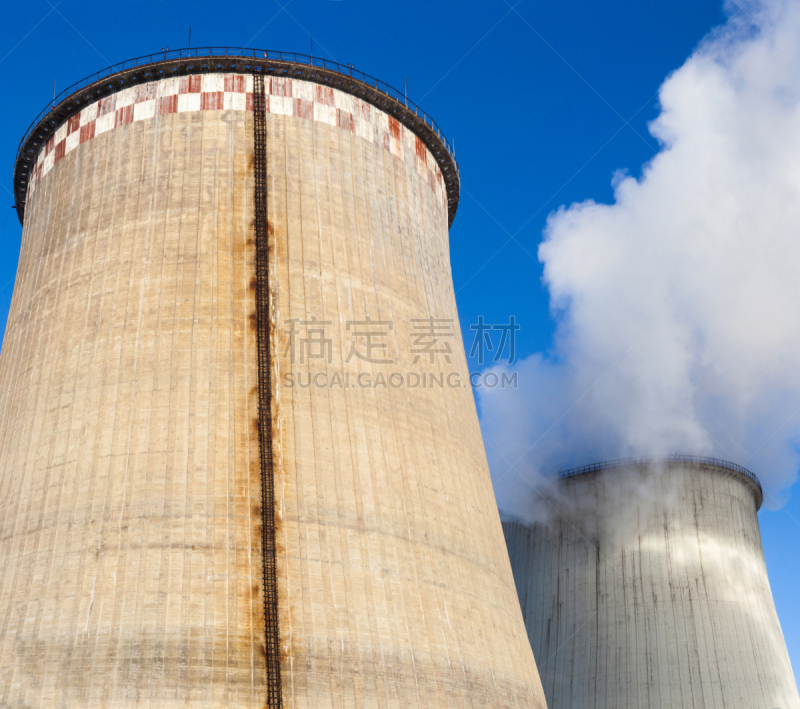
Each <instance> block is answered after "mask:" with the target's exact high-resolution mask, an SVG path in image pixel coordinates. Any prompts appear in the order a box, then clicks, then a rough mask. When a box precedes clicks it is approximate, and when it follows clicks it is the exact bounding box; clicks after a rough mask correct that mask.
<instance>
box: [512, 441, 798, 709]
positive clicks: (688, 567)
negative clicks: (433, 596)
mask: <svg viewBox="0 0 800 709" xmlns="http://www.w3.org/2000/svg"><path fill="white" fill-rule="evenodd" d="M761 500H762V495H761V486H760V485H759V483H758V480H757V479H756V477H755V476H754V475H753V474H752V473H750V472H749V471H747V470H745V469H744V468H741V467H739V466H736V465H732V464H730V463H725V462H722V461H718V460H714V459H710V458H693V457H689V456H671V457H669V458H667V459H665V460H662V461H658V462H653V461H616V462H612V463H607V464H598V465H593V466H587V467H585V468H579V469H576V470H573V471H568V472H566V473H562V475H561V479H560V481H559V485H558V489H556V490H554V491H552V492H550V493H547V494H546V495H545V504H544V505H543V506H542V508H541V509H539V510H538V512H537V514H539V515H540V516H541V517H542V520H543V521H541V522H535V523H532V524H522V523H520V522H504V524H503V527H504V531H505V536H506V541H507V543H508V549H509V553H510V556H511V565H512V568H513V569H514V577H515V580H516V584H517V590H518V592H519V598H520V604H521V606H522V613H523V616H524V617H525V624H526V626H527V629H528V635H529V637H530V639H531V644H532V646H533V652H534V655H535V656H536V661H537V664H538V667H539V674H540V676H541V679H542V684H543V686H544V690H545V696H546V697H547V706H548V707H549V709H567V708H568V707H569V708H571V709H575V708H576V707H581V708H582V709H583V708H587V709H656V708H658V709H676V708H678V707H682V708H683V709H723V708H724V707H730V708H731V709H798V708H800V699H798V694H797V687H796V684H795V680H794V676H793V675H792V668H791V665H790V664H789V657H788V654H787V651H786V645H785V643H784V639H783V634H782V632H781V627H780V624H779V622H778V617H777V614H776V612H775V605H774V603H773V600H772V593H771V591H770V587H769V581H768V579H767V570H766V566H765V563H764V555H763V552H762V549H761V535H760V532H759V527H758V518H757V515H756V512H757V511H758V508H759V507H760V506H761Z"/></svg>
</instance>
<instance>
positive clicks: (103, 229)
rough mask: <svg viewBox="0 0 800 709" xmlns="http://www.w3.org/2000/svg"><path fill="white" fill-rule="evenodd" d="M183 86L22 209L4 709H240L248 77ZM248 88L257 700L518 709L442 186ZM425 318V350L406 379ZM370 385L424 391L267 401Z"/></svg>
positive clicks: (297, 97) (86, 146)
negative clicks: (298, 341)
mask: <svg viewBox="0 0 800 709" xmlns="http://www.w3.org/2000/svg"><path fill="white" fill-rule="evenodd" d="M186 78H187V80H188V81H187V82H186V83H185V84H184V83H180V82H179V83H174V82H175V80H172V79H169V80H162V81H160V82H152V86H151V85H144V86H139V87H135V89H128V90H127V91H129V92H131V91H132V92H133V93H131V94H130V95H127V94H126V95H123V94H124V93H125V92H120V93H119V94H117V95H115V96H112V97H109V98H105V99H103V100H102V101H105V102H109V103H102V102H99V105H98V106H95V107H94V108H93V107H92V106H89V107H87V108H85V109H83V111H85V112H86V113H85V114H84V113H83V111H82V112H81V117H80V119H77V120H76V121H75V125H74V127H73V128H74V130H72V129H71V128H70V127H69V126H67V127H66V128H64V129H63V130H62V131H61V132H60V133H59V132H56V135H55V136H54V138H53V141H52V145H50V143H48V146H45V147H44V148H43V151H42V156H41V157H40V160H39V162H38V163H37V171H36V181H35V182H32V183H31V187H30V188H29V191H28V198H27V203H26V208H25V224H24V232H23V244H22V253H21V256H20V265H19V271H18V276H17V282H16V286H15V290H14V297H13V301H12V306H11V312H10V316H9V321H8V329H7V333H6V337H5V341H4V343H3V349H2V354H0V569H2V571H0V706H1V707H9V708H10V707H15V708H17V707H62V706H69V707H133V706H143V705H147V706H158V707H173V706H174V707H177V706H192V707H211V706H214V707H223V706H242V707H263V706H264V705H265V701H266V699H265V698H266V691H265V647H264V637H265V636H264V633H265V630H264V605H263V577H262V568H263V567H262V554H261V538H262V536H261V533H262V528H261V524H262V510H261V507H260V504H261V478H260V470H259V454H260V452H259V448H258V370H257V362H256V357H257V347H256V326H257V324H258V323H257V318H256V308H255V299H256V280H255V266H254V259H255V241H254V212H253V195H254V184H253V113H252V103H251V96H250V95H249V92H252V77H247V76H244V77H242V76H230V77H229V76H225V77H223V76H203V77H186ZM195 79H197V81H195ZM239 79H241V81H239ZM180 81H181V82H182V81H183V79H181V80H180ZM170 82H173V83H170ZM268 83H269V89H268V93H269V97H268V98H269V101H268V115H267V116H266V132H267V177H268V215H269V234H270V253H271V259H270V279H269V280H270V288H271V298H270V312H271V318H272V322H271V324H270V327H271V332H272V342H273V343H274V350H273V353H272V354H273V357H272V367H273V377H272V378H273V382H274V383H275V384H274V391H273V397H272V402H273V404H272V407H273V408H272V430H273V436H274V437H273V456H274V474H275V499H274V504H275V520H276V521H275V532H276V541H277V564H278V566H277V569H278V600H279V632H280V658H281V665H280V670H281V683H282V689H283V706H285V707H297V708H301V707H302V708H308V709H312V708H314V709H316V708H317V707H334V706H335V707H402V708H403V709H405V708H406V707H420V708H422V707H509V708H510V707H515V708H516V707H526V708H527V707H536V708H539V707H542V708H543V707H544V701H543V698H542V696H543V695H542V691H541V686H540V683H539V680H538V675H537V672H536V667H535V663H534V660H533V655H532V653H531V650H530V646H529V644H528V640H527V637H526V634H525V627H524V624H523V621H522V617H521V614H520V609H519V605H518V602H517V598H516V592H515V588H514V583H513V578H512V575H511V568H510V565H509V561H508V556H507V554H506V551H505V547H504V543H503V535H502V529H501V525H500V520H499V517H498V514H497V510H496V507H495V502H494V496H493V492H492V487H491V481H490V478H489V473H488V469H487V465H486V460H485V456H484V452H483V447H482V442H481V436H480V430H479V427H478V420H477V416H476V412H475V406H474V402H473V399H472V394H471V391H470V389H469V387H468V375H467V369H466V367H467V365H466V358H465V356H464V349H463V344H462V342H461V340H460V330H459V327H458V319H457V318H458V315H457V311H456V306H455V298H454V293H453V284H452V277H451V273H450V262H449V249H448V205H447V196H446V192H445V189H444V186H443V181H442V177H441V173H440V172H439V167H438V165H437V164H436V162H435V161H434V160H433V158H432V156H431V154H430V152H429V150H428V148H426V146H425V145H424V144H422V143H421V142H420V141H419V140H418V138H417V137H416V136H415V135H414V134H412V133H411V132H410V131H408V130H407V129H406V128H404V127H402V126H400V125H399V124H398V123H397V122H396V121H394V120H393V119H391V118H390V117H389V116H387V115H385V114H383V113H381V112H380V111H378V110H377V109H376V108H374V107H371V106H369V105H367V104H365V103H363V102H360V101H359V100H358V99H356V98H355V97H353V96H345V95H344V94H342V93H341V92H339V91H334V90H333V89H329V88H327V87H319V86H316V85H314V84H310V83H308V82H304V81H290V80H268ZM112 99H113V100H112ZM106 116H111V117H110V118H106ZM72 136H78V137H74V138H73V137H72ZM70 141H71V142H70ZM59 146H61V147H59ZM430 317H434V318H437V319H439V320H442V321H448V320H449V321H452V322H451V324H450V331H451V335H449V336H448V338H447V342H448V343H449V344H450V348H451V352H450V353H448V354H447V357H445V356H444V355H442V354H437V355H436V357H435V358H434V361H433V362H431V361H429V358H428V355H427V354H425V355H424V356H422V357H420V358H419V359H418V361H417V362H414V358H415V356H414V354H413V352H412V350H413V348H414V342H415V341H416V340H415V335H414V332H415V330H414V328H415V325H414V323H413V322H412V321H414V320H424V319H426V318H430ZM312 318H317V319H318V320H320V321H324V322H325V323H327V324H325V325H324V334H325V337H324V339H325V340H327V341H329V344H330V351H329V353H328V351H327V350H326V352H325V357H323V358H310V359H309V358H308V357H306V358H305V359H304V361H303V362H302V363H301V362H300V361H299V358H298V356H297V355H298V354H299V353H298V351H296V350H295V351H293V350H292V347H291V346H290V347H288V348H287V345H291V343H290V342H289V338H290V335H289V334H287V333H288V331H289V330H290V329H291V326H290V325H289V324H287V323H288V322H289V321H291V320H292V319H298V321H303V322H308V321H311V320H312ZM366 318H371V319H372V320H373V321H382V322H390V323H391V327H390V328H388V329H386V331H385V333H384V335H383V337H382V339H380V342H382V343H384V344H386V348H384V349H381V350H380V351H379V352H378V353H377V357H379V358H386V359H391V360H392V363H391V364H376V363H374V362H373V363H370V362H367V361H364V360H363V359H360V358H359V357H357V356H349V355H350V347H351V343H352V342H353V333H354V327H355V326H353V322H354V321H361V322H363V321H365V320H366ZM381 327H384V326H381ZM302 332H303V333H304V334H303V335H302V336H303V337H306V335H307V334H308V333H307V331H306V330H303V331H302ZM356 343H357V344H358V346H359V347H360V348H361V351H362V352H363V339H362V340H356ZM293 354H294V356H295V361H294V362H293V361H292V356H293ZM448 359H449V361H447V360H448ZM395 371H396V372H401V373H403V376H404V377H406V376H407V374H408V373H409V372H411V373H414V374H415V375H417V376H421V375H426V376H427V375H428V374H431V373H432V374H433V375H434V376H435V377H443V378H446V377H447V376H448V375H451V376H450V380H449V381H450V386H448V385H447V383H445V384H444V385H431V386H425V387H423V386H412V387H408V386H406V385H403V386H401V387H393V386H380V385H377V386H371V385H367V386H363V387H361V386H349V387H336V386H311V387H307V388H306V387H302V386H288V385H287V381H289V380H287V378H286V375H287V374H291V375H292V376H295V375H301V376H302V377H305V375H306V374H307V373H309V372H310V373H311V375H315V374H317V373H321V372H324V373H325V375H326V377H328V378H329V379H330V378H332V377H333V376H334V375H335V374H337V373H338V374H339V375H340V376H341V377H342V378H344V376H345V375H349V376H350V377H351V378H352V380H353V381H355V380H356V378H357V376H358V375H359V374H360V373H361V374H366V375H368V377H369V380H370V381H372V380H375V379H376V378H378V379H379V377H378V375H379V374H383V375H384V376H385V377H386V378H388V377H389V376H390V375H391V373H392V372H395ZM426 381H428V380H427V379H426ZM462 385H463V386H462Z"/></svg>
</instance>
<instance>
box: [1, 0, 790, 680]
mask: <svg viewBox="0 0 800 709" xmlns="http://www.w3.org/2000/svg"><path fill="white" fill-rule="evenodd" d="M509 2H510V4H509ZM509 2H506V1H505V0H483V1H482V2H472V1H469V0H462V1H461V2H453V1H450V0H447V1H442V2H438V3H429V2H428V3H421V2H404V3H374V2H366V0H291V1H290V2H289V3H288V5H287V4H285V0H282V1H281V3H280V4H279V3H278V2H277V1H276V0H261V1H260V2H257V3H256V2H249V1H248V0H240V2H238V3H235V4H232V5H226V4H224V3H223V4H220V3H210V2H201V1H200V0H195V1H190V0H186V1H182V2H181V1H177V0H133V1H121V2H117V3H114V4H113V5H109V4H108V3H100V2H88V1H85V0H84V1H79V0H62V1H61V2H60V3H59V2H58V0H53V4H51V3H49V2H47V1H46V0H29V1H28V2H25V3H15V4H7V6H6V7H5V8H4V21H3V23H2V25H0V82H1V84H0V85H1V86H2V92H3V93H2V95H3V96H4V97H5V110H4V111H2V112H0V135H2V136H3V138H2V140H0V164H2V165H5V171H0V197H2V199H5V205H6V206H3V204H4V203H3V202H2V201H1V200H0V221H2V220H3V219H4V218H6V216H7V213H8V211H9V208H10V206H11V205H12V203H13V198H12V196H11V193H10V191H11V182H12V170H13V163H14V156H15V152H16V149H17V145H18V141H19V138H20V137H21V136H22V134H23V133H24V131H25V129H26V128H27V127H28V124H29V123H30V121H31V120H32V119H33V117H34V116H36V114H37V113H38V112H39V110H40V109H41V108H43V106H44V105H45V103H46V102H47V101H48V100H49V99H50V98H51V97H52V92H53V82H54V81H55V84H56V88H57V90H61V89H63V88H64V87H66V86H67V85H68V84H71V83H73V82H74V81H77V80H78V79H80V78H82V77H84V76H86V75H88V74H90V73H92V72H94V71H96V70H98V69H101V68H103V67H105V66H107V65H108V64H111V63H115V62H118V61H121V60H124V59H129V58H131V57H135V56H140V55H144V54H149V53H151V52H157V51H159V50H160V49H161V48H162V47H165V46H169V47H171V48H172V49H176V48H179V47H185V46H187V44H188V39H189V30H190V27H191V37H192V45H193V46H208V45H216V46H225V45H229V46H251V47H259V48H269V49H280V50H286V51H297V52H306V53H307V52H308V51H309V47H310V44H311V40H310V37H311V36H312V35H313V38H314V54H315V55H319V56H322V57H325V58H330V59H334V60H337V61H340V62H343V63H348V62H349V63H352V64H354V65H355V66H356V67H357V68H359V69H361V70H363V71H365V72H367V73H369V74H372V75H373V76H376V77H378V78H380V79H382V80H384V81H386V82H388V83H390V84H393V85H394V86H396V87H398V88H401V89H402V87H403V85H404V82H405V81H406V79H407V81H408V92H409V96H410V98H411V99H412V100H414V101H416V102H417V103H418V104H419V105H420V106H421V107H422V108H423V109H424V110H425V111H427V112H428V113H429V114H431V115H432V116H433V117H434V118H435V119H436V121H437V122H438V124H439V125H440V127H441V128H442V130H443V131H444V132H445V133H446V134H447V136H448V137H449V138H450V139H451V140H452V141H454V143H455V147H456V153H457V158H458V161H459V164H460V167H461V179H462V195H461V203H460V207H459V212H458V216H457V217H456V220H455V223H454V225H453V227H452V229H451V232H450V236H451V255H452V265H453V277H454V282H455V288H456V294H457V296H456V297H457V301H458V307H459V315H460V318H461V326H462V330H463V332H464V340H465V342H466V343H467V344H469V342H470V340H471V332H470V329H469V326H470V325H471V324H473V323H476V322H477V321H478V318H479V317H480V316H483V317H484V318H485V320H486V321H487V322H507V321H508V318H509V317H510V316H511V315H514V316H515V317H516V320H517V322H519V323H520V325H521V326H522V327H521V330H520V331H519V333H518V334H517V357H518V358H524V357H527V356H529V355H532V354H534V353H536V352H546V351H548V350H549V349H550V348H551V347H552V344H553V342H552V340H553V334H554V329H555V323H554V321H553V319H552V317H551V315H550V311H549V301H548V293H547V292H546V290H545V289H544V287H543V286H542V283H541V278H542V264H541V263H540V262H539V261H538V258H537V248H538V245H539V243H540V241H541V239H542V230H543V227H544V225H545V220H546V218H547V216H548V214H549V213H551V212H552V211H553V210H555V209H557V208H558V207H559V206H560V205H569V204H571V203H573V202H576V201H582V200H585V199H588V198H592V199H594V200H596V201H598V202H610V201H612V200H613V198H614V193H613V189H612V184H611V179H612V175H613V174H614V172H615V171H616V170H618V169H627V170H628V172H629V173H630V174H631V175H633V176H638V175H639V174H640V173H641V169H642V165H643V164H644V163H646V162H647V161H648V160H650V159H651V158H652V157H653V156H654V155H655V153H656V152H657V150H658V145H657V142H656V140H655V139H654V138H653V137H652V136H651V135H650V134H649V133H648V129H647V124H648V122H649V121H651V120H653V119H654V118H655V117H656V116H657V115H658V111H659V108H658V100H657V91H658V88H659V86H660V85H661V83H662V82H663V81H664V79H665V78H666V77H667V76H668V75H669V74H670V73H671V72H673V71H674V70H676V69H678V68H679V67H680V66H681V65H682V64H683V62H684V61H685V60H686V58H687V57H688V56H689V55H690V54H691V52H692V51H693V49H694V48H695V47H696V46H697V44H698V42H699V41H700V40H701V39H702V38H703V37H704V36H705V35H706V34H707V33H708V32H709V30H710V29H711V28H713V27H714V26H716V25H718V24H720V23H721V22H723V21H724V20H725V16H724V14H723V12H722V8H721V4H720V3H719V2H717V0H713V1H709V0H673V2H670V3H664V2H663V1H662V0H640V1H639V2H630V1H629V2H605V3H598V2H588V1H586V0H564V1H562V2H559V3H542V2H539V3H534V2H530V1H529V0H522V1H521V2H518V3H517V4H514V3H515V2H516V0H509ZM20 237H21V228H20V226H19V223H18V221H17V219H16V217H15V215H14V214H11V215H10V216H9V217H8V219H7V221H6V222H5V224H4V225H3V227H2V231H0V289H1V290H0V327H2V328H3V329H4V328H5V320H6V316H7V312H8V306H9V303H10V299H11V293H12V287H13V278H14V274H15V269H16V264H17V258H18V251H19V243H20ZM475 366H477V363H475ZM684 452H692V451H684ZM584 462H593V461H584ZM755 472H756V473H759V471H758V470H755ZM788 497H789V501H788V503H787V504H786V505H785V506H784V507H783V508H782V509H780V510H776V511H768V510H764V511H762V512H761V514H760V519H761V526H762V534H763V542H764V551H765V555H766V559H767V564H768V568H769V573H770V580H771V583H772V588H773V593H774V596H775V602H776V605H777V607H778V612H779V615H780V618H781V622H782V625H783V630H784V635H785V637H786V641H787V644H788V645H789V651H790V655H791V656H792V660H793V664H794V667H795V668H796V671H797V669H798V668H800V611H798V610H797V608H796V605H797V604H796V603H795V601H796V597H797V595H796V592H795V588H796V585H797V582H798V580H800V572H798V570H797V565H796V563H794V562H795V558H796V550H797V548H798V542H799V541H800V502H798V500H797V499H796V497H795V498H793V497H791V495H788Z"/></svg>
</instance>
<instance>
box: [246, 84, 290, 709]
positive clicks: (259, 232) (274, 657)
mask: <svg viewBox="0 0 800 709" xmlns="http://www.w3.org/2000/svg"><path fill="white" fill-rule="evenodd" d="M266 114H267V99H266V93H265V91H264V77H263V76H260V75H255V76H254V77H253V117H254V120H253V130H254V135H253V153H254V170H255V205H254V206H255V217H256V219H255V227H256V318H257V323H256V339H257V343H258V447H259V458H260V465H261V515H262V525H261V529H262V545H261V546H262V555H263V560H264V630H265V635H266V638H265V641H266V642H265V654H266V664H267V704H266V706H267V707H269V708H270V709H280V707H282V706H283V698H282V695H281V662H280V638H279V635H278V574H277V559H276V557H277V553H276V543H275V476H274V470H273V461H272V361H271V357H270V347H271V342H270V295H269V246H270V244H269V223H268V218H267V115H266Z"/></svg>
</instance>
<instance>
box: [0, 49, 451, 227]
mask: <svg viewBox="0 0 800 709" xmlns="http://www.w3.org/2000/svg"><path fill="white" fill-rule="evenodd" d="M262 72H263V73H262ZM257 73H261V75H262V76H274V77H279V78H289V79H299V80H301V81H309V82H311V83H315V84H319V85H321V86H327V87H329V88H333V89H336V90H337V91H342V92H344V93H347V94H350V95H352V96H355V97H356V98H359V99H361V100H363V101H366V102H367V103H369V104H370V105H372V106H374V107H375V108H377V109H378V110H380V111H383V113H385V114H387V115H389V116H391V117H392V118H394V119H395V120H397V121H398V122H399V123H401V124H403V125H404V126H405V127H406V128H408V129H409V130H410V131H411V132H412V133H414V134H415V135H416V136H417V137H418V138H419V139H420V140H421V141H422V143H423V144H424V145H425V147H426V148H427V149H428V152H430V154H431V156H432V157H433V158H434V159H435V160H436V162H437V164H438V165H439V170H440V171H441V174H442V178H443V180H444V186H445V190H446V192H447V212H448V228H449V227H450V226H452V224H453V220H454V219H455V215H456V211H457V209H458V202H459V196H460V188H461V181H460V176H459V168H458V163H457V162H456V159H455V153H454V151H453V147H452V145H451V144H450V143H449V142H448V141H447V139H446V138H445V136H444V134H443V133H442V131H441V130H440V128H439V126H438V125H437V124H436V122H435V121H434V120H433V118H431V117H430V116H429V115H428V114H427V113H425V111H423V110H422V109H421V108H419V107H418V106H417V105H416V104H415V103H414V102H413V101H410V100H409V99H408V97H407V96H405V95H404V94H402V93H401V92H399V91H398V90H397V89H395V88H393V87H392V86H391V85H389V84H387V83H385V82H383V81H380V80H379V79H376V78H374V77H373V76H371V75H369V74H366V73H364V72H362V71H359V70H357V69H355V68H354V67H352V66H351V65H343V64H340V63H338V62H334V61H329V60H326V59H322V58H319V57H312V56H309V55H305V54H297V53H295V52H279V51H274V50H269V49H248V48H243V47H197V48H194V49H176V50H171V51H168V52H158V53H156V54H150V55H146V56H143V57H137V58H135V59H129V60H126V61H124V62H120V63H118V64H114V65H111V66H109V67H107V68H106V69H101V70H100V71H98V72H95V73H94V74H91V75H90V76H88V77H86V78H84V79H81V80H80V81H78V82H76V83H74V84H72V85H71V86H69V87H68V88H66V89H64V90H63V91H62V92H61V93H60V94H59V95H58V96H57V97H56V98H55V99H54V100H53V101H51V102H49V103H48V105H47V106H46V107H45V108H44V110H42V111H41V112H40V113H39V115H38V116H37V117H36V118H35V119H34V120H33V122H32V123H31V124H30V126H29V127H28V129H27V131H26V132H25V134H24V135H23V137H22V138H21V139H20V142H19V147H18V149H17V154H16V158H15V161H14V178H13V181H14V201H15V204H16V206H17V217H18V218H19V221H20V223H21V224H24V216H25V214H24V213H25V203H26V200H27V192H28V184H29V178H30V174H31V170H32V168H33V167H34V165H35V163H36V158H37V156H38V154H39V151H40V150H41V149H42V148H43V147H44V145H45V144H46V143H47V141H48V140H49V139H50V137H51V136H52V135H53V134H55V132H56V131H57V130H58V128H60V127H61V126H62V125H64V123H65V122H66V121H68V120H69V119H70V118H71V117H72V116H74V115H76V114H77V113H79V112H80V111H81V110H82V109H83V108H86V106H88V105H91V104H92V103H94V102H95V101H98V100H100V99H101V98H105V97H106V96H110V95H111V94H114V93H117V92H119V91H122V90H123V89H126V88H129V87H131V86H136V85H138V84H143V83H148V82H150V81H160V80H162V79H168V78H171V77H175V76H188V75H199V74H257Z"/></svg>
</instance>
